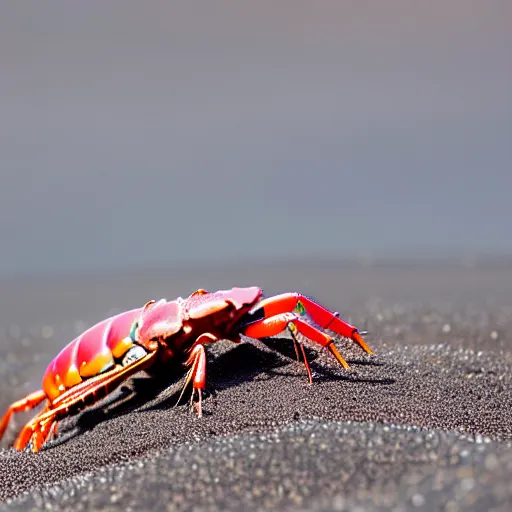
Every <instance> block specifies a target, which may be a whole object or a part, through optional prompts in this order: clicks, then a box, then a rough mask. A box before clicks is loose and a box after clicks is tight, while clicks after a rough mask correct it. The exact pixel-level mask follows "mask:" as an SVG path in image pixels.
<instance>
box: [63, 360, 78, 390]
mask: <svg viewBox="0 0 512 512" xmlns="http://www.w3.org/2000/svg"><path fill="white" fill-rule="evenodd" d="M62 382H63V384H64V386H66V388H67V389H69V388H72V387H73V386H76V385H77V384H80V382H82V377H80V372H79V371H78V368H77V367H76V365H75V364H72V365H71V366H70V367H69V369H68V371H67V372H66V374H65V375H64V377H63V379H62Z"/></svg>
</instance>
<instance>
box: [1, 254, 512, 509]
mask: <svg viewBox="0 0 512 512" xmlns="http://www.w3.org/2000/svg"><path fill="white" fill-rule="evenodd" d="M250 284H258V285H261V286H263V287H264V288H265V291H266V292H267V294H273V293H278V292H280V291H288V290H297V291H301V292H304V293H306V294H309V295H313V296H314V297H315V298H316V299H317V300H318V301H319V302H321V303H323V304H324V305H326V306H328V307H331V308H333V309H336V310H339V311H340V312H341V314H342V317H343V318H345V319H347V320H348V321H351V322H352V323H354V324H356V325H357V326H359V327H360V329H367V330H369V331H370V334H369V335H368V336H367V341H368V342H369V344H370V346H371V347H372V348H374V350H375V351H376V353H377V355H376V356H373V357H368V356H366V355H364V354H363V353H362V352H361V351H360V350H359V349H358V347H356V346H353V345H351V344H350V343H348V342H347V341H346V340H339V342H338V347H339V348H340V351H341V353H342V354H343V355H344V356H345V357H346V359H347V360H348V362H349V363H350V364H351V367H352V370H351V371H349V372H347V371H345V370H343V369H340V368H339V367H337V366H336V364H335V363H336V362H335V361H334V360H333V359H331V357H330V356H329V354H328V353H324V352H319V351H317V350H316V348H315V347H313V346H311V348H310V349H309V351H308V354H309V359H310V361H311V365H312V369H313V371H314V374H315V375H314V384H313V385H312V386H309V385H308V384H307V379H306V375H305V371H304V368H303V366H302V365H301V364H299V363H297V362H296V361H295V359H294V350H293V346H292V344H291V342H290V341H288V340H268V341H266V342H265V343H262V342H257V341H254V340H248V342H247V343H245V344H242V345H238V346H235V345H233V344H229V343H227V342H222V343H219V344H218V345H216V346H215V347H212V348H211V350H210V351H209V358H210V361H209V365H208V372H209V373H208V377H209V378H208V382H209V389H210V391H211V395H210V396H209V397H208V398H207V399H206V401H205V402H204V410H205V417H204V418H202V419H197V418H195V417H194V416H193V415H192V414H191V413H190V411H189V409H188V407H187V405H186V404H184V405H180V406H179V407H177V408H174V407H173V406H174V403H175V401H176V398H177V392H178V391H179V390H180V383H181V380H180V377H179V376H178V377H176V378H174V380H173V379H172V378H169V377H168V378H167V379H162V381H159V382H154V381H150V380H148V379H146V378H145V377H144V376H143V375H140V376H138V377H137V378H136V379H134V380H133V381H131V382H130V383H127V385H126V386H125V387H124V388H123V389H122V390H121V391H120V393H121V395H122V396H123V397H124V400H123V402H122V403H121V404H119V405H118V404H117V403H116V404H111V405H109V406H108V409H107V411H106V410H105V408H104V407H96V408H94V409H91V410H88V411H86V412H85V413H83V414H82V415H80V416H78V417H76V418H74V419H73V420H71V421H67V422H66V423H63V424H62V426H61V436H62V437H63V438H65V439H67V440H66V441H65V442H60V443H59V442H56V443H54V444H53V445H52V446H51V447H49V448H47V449H45V450H42V451H41V452H39V453H38V454H35V455H34V454H32V453H30V452H24V453H18V452H14V451H13V450H12V449H10V450H8V449H5V450H4V451H2V452H0V499H2V500H3V501H4V503H5V508H6V509H9V510H32V509H34V510H40V509H44V508H48V509H49V508H53V509H58V510H63V509H64V510H68V509H69V510H97V509H106V510H148V509H151V510H165V509H169V510H177V509H183V510H185V509H190V510H192V509H194V510H202V509H219V510H242V509H243V510H269V509H270V510H271V509H278V510H285V509H295V510H301V509H313V510H374V509H375V510H377V509H383V510H385V509H392V510H449V511H456V510H496V511H498V510H510V508H511V505H512V490H511V489H512V484H510V481H511V478H512V422H511V418H512V392H511V380H512V376H511V375H512V372H511V370H512V350H511V346H512V345H511V341H512V265H510V264H507V263H497V262H496V263H494V264H490V263H488V264H485V265H481V266H478V265H477V266H476V267H471V268H466V267H464V266H463V265H448V264H445V265H437V266H434V265H430V266H425V265H379V266H376V267H362V266H360V265H335V264H327V263H324V264H320V263H319V264H315V265H313V264H310V265H307V264H304V265H299V264H296V265H288V266H283V267H271V266H269V267H251V268H242V267H240V268H238V269H231V270H227V271H221V270H212V271H210V272H195V273H193V272H188V273H187V272H185V273H183V272H181V273H169V272H165V273H157V272H154V273H147V274H144V275H138V276H119V277H106V278H103V277H99V276H98V277H96V278H94V279H79V278H74V279H69V280H59V281H53V282H50V281H49V280H48V281H46V282H39V283H34V282H33V283H21V282H12V283H6V284H5V285H4V287H3V291H2V293H1V295H0V301H1V303H0V306H1V312H0V322H1V323H0V328H3V332H2V331H1V330H0V333H2V334H1V338H0V375H1V377H2V382H3V385H2V388H1V390H0V407H1V408H2V410H3V409H4V408H5V407H6V406H7V405H8V404H9V403H10V402H11V401H12V400H15V399H17V398H19V397H21V396H23V395H24V394H26V393H27V392H29V391H31V390H33V389H37V388H38V386H39V381H40V377H41V375H42V372H43V370H44V367H45V365H46V364H47V363H48V362H49V360H50V359H51V357H52V356H53V355H54V354H55V353H56V351H57V350H58V349H59V348H60V347H61V346H63V344H64V343H65V342H66V341H67V340H68V339H70V338H71V337H72V336H73V335H74V333H75V330H78V329H80V328H81V327H82V326H83V325H84V324H85V325H88V324H90V323H92V322H94V321H97V320H99V319H101V318H102V317H103V316H105V315H106V314H110V313H111V312H112V308H118V309H125V308H128V307H132V306H134V305H137V304H139V303H141V302H144V301H145V300H147V298H149V297H155V298H158V297H161V296H166V297H169V298H172V297H174V296H176V295H185V294H187V293H188V292H190V291H192V290H193V289H195V288H197V287H205V288H208V289H212V290H213V289H218V288H228V287H230V286H233V285H239V286H244V285H250ZM77 321H82V322H83V323H82V324H79V325H74V324H75V322H77ZM23 419H26V416H24V417H23ZM21 421H22V418H21V417H19V418H18V420H17V421H16V422H15V424H13V426H12V428H11V429H9V432H8V435H7V436H6V439H5V440H4V442H3V446H7V445H8V443H9V442H10V441H12V439H13V437H14V435H15V433H16V431H17V428H19V427H20V426H21ZM357 507H359V509H358V508H357Z"/></svg>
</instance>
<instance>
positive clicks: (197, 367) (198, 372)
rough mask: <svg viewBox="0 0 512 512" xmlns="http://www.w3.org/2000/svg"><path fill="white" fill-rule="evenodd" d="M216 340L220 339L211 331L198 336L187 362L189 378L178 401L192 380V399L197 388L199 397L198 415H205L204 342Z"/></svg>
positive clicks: (191, 399)
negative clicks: (203, 406)
mask: <svg viewBox="0 0 512 512" xmlns="http://www.w3.org/2000/svg"><path fill="white" fill-rule="evenodd" d="M215 341H218V338H217V337H216V336H214V335H213V334H211V333H203V334H201V336H199V337H198V338H197V340H196V343H195V345H194V348H193V349H192V350H191V352H190V356H189V358H188V360H187V362H186V364H187V365H189V366H190V370H189V371H188V373H187V379H186V381H185V384H184V385H183V389H182V390H181V393H180V397H179V398H178V402H177V403H179V402H180V400H181V397H182V396H183V393H184V392H185V389H186V387H187V386H188V384H189V382H190V381H192V385H193V391H192V396H191V397H190V401H191V403H192V401H193V400H194V394H195V392H196V390H197V394H198V397H199V401H198V403H197V415H198V417H201V416H202V415H203V408H202V395H203V390H204V388H205V387H206V350H205V348H204V344H206V343H213V342H215Z"/></svg>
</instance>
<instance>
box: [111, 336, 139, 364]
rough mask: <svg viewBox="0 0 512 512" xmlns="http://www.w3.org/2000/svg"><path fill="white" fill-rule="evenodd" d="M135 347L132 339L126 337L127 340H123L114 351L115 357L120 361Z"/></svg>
mask: <svg viewBox="0 0 512 512" xmlns="http://www.w3.org/2000/svg"><path fill="white" fill-rule="evenodd" d="M133 346H135V343H134V342H133V340H132V339H131V338H130V336H126V338H123V339H122V340H121V341H120V342H119V343H118V344H117V345H116V346H115V347H114V348H113V349H112V354H114V357H115V358H116V359H120V358H121V357H122V356H124V355H125V354H126V352H128V350H130V349H131V348H132V347H133Z"/></svg>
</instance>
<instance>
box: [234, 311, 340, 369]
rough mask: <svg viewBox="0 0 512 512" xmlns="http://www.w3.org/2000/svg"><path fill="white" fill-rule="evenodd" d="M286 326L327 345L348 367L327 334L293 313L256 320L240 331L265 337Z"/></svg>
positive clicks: (274, 334)
mask: <svg viewBox="0 0 512 512" xmlns="http://www.w3.org/2000/svg"><path fill="white" fill-rule="evenodd" d="M287 328H288V329H290V330H292V332H293V333H295V332H300V333H301V334H302V335H304V336H306V338H309V339H310V340H311V341H314V342H315V343H318V344H320V345H322V346H323V347H327V348H328V349H329V350H330V352H331V353H332V355H333V356H334V357H335V358H336V359H337V360H338V361H339V363H340V364H341V365H342V366H343V367H344V368H346V369H348V368H349V366H348V364H347V362H346V361H345V359H343V357H341V355H340V353H339V352H338V350H337V349H336V347H335V346H334V340H333V339H332V338H331V337H330V336H329V335H328V334H325V333H324V332H321V331H319V330H318V329H316V328H315V327H313V326H312V325H310V324H308V323H307V322H305V321H304V320H301V319H300V318H299V317H298V316H297V315H296V314H295V313H281V314H279V315H275V316H271V317H270V318H264V319H262V320H257V321H256V322H253V323H251V324H249V325H247V326H246V327H244V328H243V331H242V332H243V334H245V335H247V336H249V337H251V338H266V337H269V336H276V335H277V334H279V333H281V332H283V331H284V330H285V329H287Z"/></svg>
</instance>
